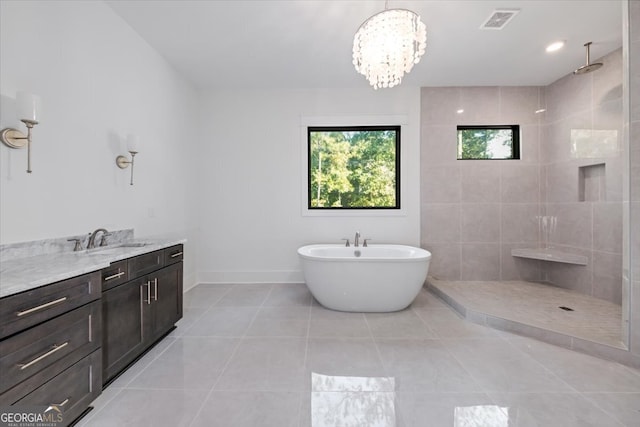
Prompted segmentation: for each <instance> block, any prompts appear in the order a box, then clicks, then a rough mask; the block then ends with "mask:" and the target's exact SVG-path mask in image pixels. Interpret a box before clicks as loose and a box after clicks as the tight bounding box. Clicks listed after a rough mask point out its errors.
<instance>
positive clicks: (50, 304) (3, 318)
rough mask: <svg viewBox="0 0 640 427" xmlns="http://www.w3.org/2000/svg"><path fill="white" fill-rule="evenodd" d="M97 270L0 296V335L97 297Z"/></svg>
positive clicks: (98, 278)
mask: <svg viewBox="0 0 640 427" xmlns="http://www.w3.org/2000/svg"><path fill="white" fill-rule="evenodd" d="M101 293H102V291H101V278H100V272H99V271H96V272H93V273H89V274H85V275H82V276H77V277H73V278H71V279H67V280H63V281H61V282H57V283H53V284H51V285H46V286H41V287H39V288H35V289H32V290H30V291H27V292H22V293H19V294H15V295H11V296H8V297H6V298H2V300H0V338H5V337H8V336H10V335H12V334H15V333H16V332H19V331H21V330H23V329H27V328H28V327H30V326H33V325H37V324H38V323H42V322H44V321H46V320H48V319H51V318H53V317H55V316H58V315H60V314H62V313H65V312H67V311H70V310H73V309H74V308H76V307H80V306H82V305H84V304H86V303H88V302H90V301H93V300H96V299H98V298H100V295H101Z"/></svg>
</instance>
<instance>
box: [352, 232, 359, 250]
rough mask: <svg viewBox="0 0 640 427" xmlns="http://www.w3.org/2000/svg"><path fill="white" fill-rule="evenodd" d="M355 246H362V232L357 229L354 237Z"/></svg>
mask: <svg viewBox="0 0 640 427" xmlns="http://www.w3.org/2000/svg"><path fill="white" fill-rule="evenodd" d="M353 246H355V247H356V248H357V247H358V246H360V232H359V231H356V236H355V237H354V238H353Z"/></svg>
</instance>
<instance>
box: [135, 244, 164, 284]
mask: <svg viewBox="0 0 640 427" xmlns="http://www.w3.org/2000/svg"><path fill="white" fill-rule="evenodd" d="M163 265H164V253H163V250H162V249H161V250H159V251H154V252H149V253H148V254H143V255H139V256H137V257H134V258H129V260H128V273H129V280H133V279H136V278H138V277H140V276H144V275H145V274H147V273H151V272H152V271H156V270H159V269H161V268H162V266H163Z"/></svg>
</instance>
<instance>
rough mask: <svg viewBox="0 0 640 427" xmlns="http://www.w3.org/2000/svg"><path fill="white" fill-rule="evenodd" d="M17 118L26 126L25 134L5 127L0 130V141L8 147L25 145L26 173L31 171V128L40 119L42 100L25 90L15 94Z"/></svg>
mask: <svg viewBox="0 0 640 427" xmlns="http://www.w3.org/2000/svg"><path fill="white" fill-rule="evenodd" d="M16 106H17V109H16V112H17V116H18V119H20V121H21V122H22V123H24V124H25V125H26V126H27V134H26V135H25V134H24V133H22V132H21V131H19V130H18V129H15V128H5V129H2V132H0V141H2V142H3V143H4V144H5V145H6V146H7V147H10V148H22V147H24V146H25V145H26V146H27V173H31V129H32V128H33V127H34V126H35V125H37V124H38V120H39V119H40V113H41V109H42V108H41V107H42V101H41V100H40V97H38V96H35V95H32V94H30V93H26V92H18V93H17V94H16Z"/></svg>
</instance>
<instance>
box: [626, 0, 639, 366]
mask: <svg viewBox="0 0 640 427" xmlns="http://www.w3.org/2000/svg"><path fill="white" fill-rule="evenodd" d="M628 6H629V10H628V11H629V49H628V51H629V97H630V98H629V104H630V112H629V155H630V162H629V165H630V168H629V174H630V177H631V179H630V180H629V185H630V189H629V190H630V191H629V198H630V201H629V203H630V206H629V207H630V209H629V212H630V215H629V222H630V230H631V233H630V236H629V243H630V244H629V246H630V251H631V257H630V261H631V265H630V266H629V270H630V280H632V282H631V285H632V286H631V290H630V293H631V298H630V308H629V314H630V324H631V327H630V331H631V333H630V343H629V346H630V349H631V351H632V352H633V353H634V354H637V355H640V95H639V94H640V1H630V2H628Z"/></svg>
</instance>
